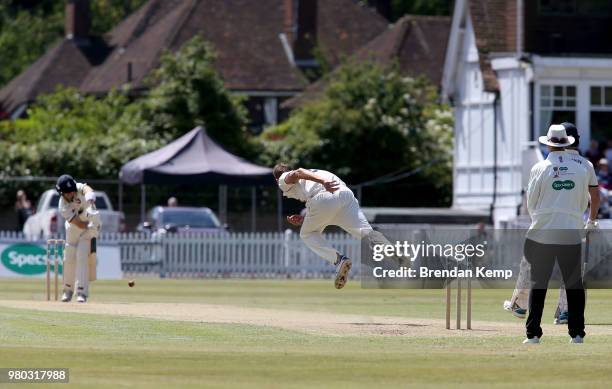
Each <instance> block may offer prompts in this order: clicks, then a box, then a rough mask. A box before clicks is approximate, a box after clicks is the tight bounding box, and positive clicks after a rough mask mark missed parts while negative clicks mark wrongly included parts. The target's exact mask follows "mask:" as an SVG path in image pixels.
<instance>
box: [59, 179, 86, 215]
mask: <svg viewBox="0 0 612 389" xmlns="http://www.w3.org/2000/svg"><path fill="white" fill-rule="evenodd" d="M86 185H87V184H81V183H80V182H77V184H76V193H75V195H74V198H73V200H72V201H66V200H64V196H60V200H59V204H58V208H59V211H60V214H61V215H62V217H63V218H64V219H66V221H67V222H71V221H72V219H74V218H75V216H77V215H80V214H81V213H83V211H85V209H87V205H88V204H87V200H85V194H84V193H83V189H85V186H86Z"/></svg>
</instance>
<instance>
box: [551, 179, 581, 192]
mask: <svg viewBox="0 0 612 389" xmlns="http://www.w3.org/2000/svg"><path fill="white" fill-rule="evenodd" d="M575 186H576V184H575V183H574V181H572V180H565V181H555V182H553V184H552V188H553V189H554V190H562V189H567V190H572V189H574V187H575Z"/></svg>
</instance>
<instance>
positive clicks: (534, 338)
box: [523, 336, 540, 344]
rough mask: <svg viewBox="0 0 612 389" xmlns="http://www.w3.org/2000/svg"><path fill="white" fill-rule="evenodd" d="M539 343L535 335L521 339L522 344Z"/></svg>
mask: <svg viewBox="0 0 612 389" xmlns="http://www.w3.org/2000/svg"><path fill="white" fill-rule="evenodd" d="M539 343H540V338H539V337H537V336H534V337H533V338H527V339H525V340H523V344H539Z"/></svg>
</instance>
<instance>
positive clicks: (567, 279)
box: [523, 124, 597, 343]
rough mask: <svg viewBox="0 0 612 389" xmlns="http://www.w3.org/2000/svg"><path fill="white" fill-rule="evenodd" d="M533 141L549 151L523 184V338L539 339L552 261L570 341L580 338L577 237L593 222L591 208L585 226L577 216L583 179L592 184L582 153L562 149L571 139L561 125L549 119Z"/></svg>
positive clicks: (585, 198)
mask: <svg viewBox="0 0 612 389" xmlns="http://www.w3.org/2000/svg"><path fill="white" fill-rule="evenodd" d="M539 141H540V143H542V144H545V145H547V146H548V150H549V151H550V153H549V154H548V157H547V158H546V159H545V160H543V161H540V162H538V163H537V164H535V165H534V166H533V168H532V169H531V175H530V178H529V185H528V187H527V209H528V211H529V214H530V216H531V220H532V222H531V226H530V227H529V231H528V232H527V239H526V241H525V249H524V251H525V259H527V262H529V264H530V265H531V290H530V293H529V316H528V318H527V323H526V327H527V328H526V330H527V331H526V332H527V339H525V341H524V342H523V343H540V338H541V337H542V327H541V325H540V323H541V319H542V311H543V309H544V302H545V299H546V291H547V288H548V281H549V279H550V276H551V274H552V271H553V267H554V265H555V262H556V263H558V265H559V268H560V270H561V274H562V276H563V281H564V283H565V288H566V292H567V300H568V301H567V302H568V311H569V313H568V332H569V335H570V337H571V342H572V343H583V338H584V336H585V332H584V305H585V294H584V286H583V283H582V271H581V270H582V264H581V242H582V237H583V235H584V229H585V228H587V229H591V228H596V226H597V221H596V215H597V210H594V212H591V215H590V218H589V221H588V222H587V225H586V227H585V226H584V221H583V214H584V211H585V210H586V209H587V207H588V203H589V185H591V184H593V182H592V173H591V170H592V169H589V165H588V164H587V163H585V160H584V159H583V158H581V157H579V156H576V155H574V154H573V153H569V152H567V151H566V150H565V147H568V146H571V145H572V144H573V143H574V141H575V139H574V137H573V136H569V135H567V133H566V127H565V126H563V125H560V124H555V125H551V126H550V128H549V129H548V134H547V135H546V136H541V137H540V138H539ZM595 184H596V181H595Z"/></svg>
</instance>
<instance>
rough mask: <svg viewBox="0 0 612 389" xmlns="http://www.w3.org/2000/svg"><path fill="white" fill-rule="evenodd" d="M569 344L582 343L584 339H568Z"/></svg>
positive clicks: (579, 337) (577, 337) (578, 337)
mask: <svg viewBox="0 0 612 389" xmlns="http://www.w3.org/2000/svg"><path fill="white" fill-rule="evenodd" d="M570 343H584V338H583V337H582V336H576V337H575V338H571V339H570Z"/></svg>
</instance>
